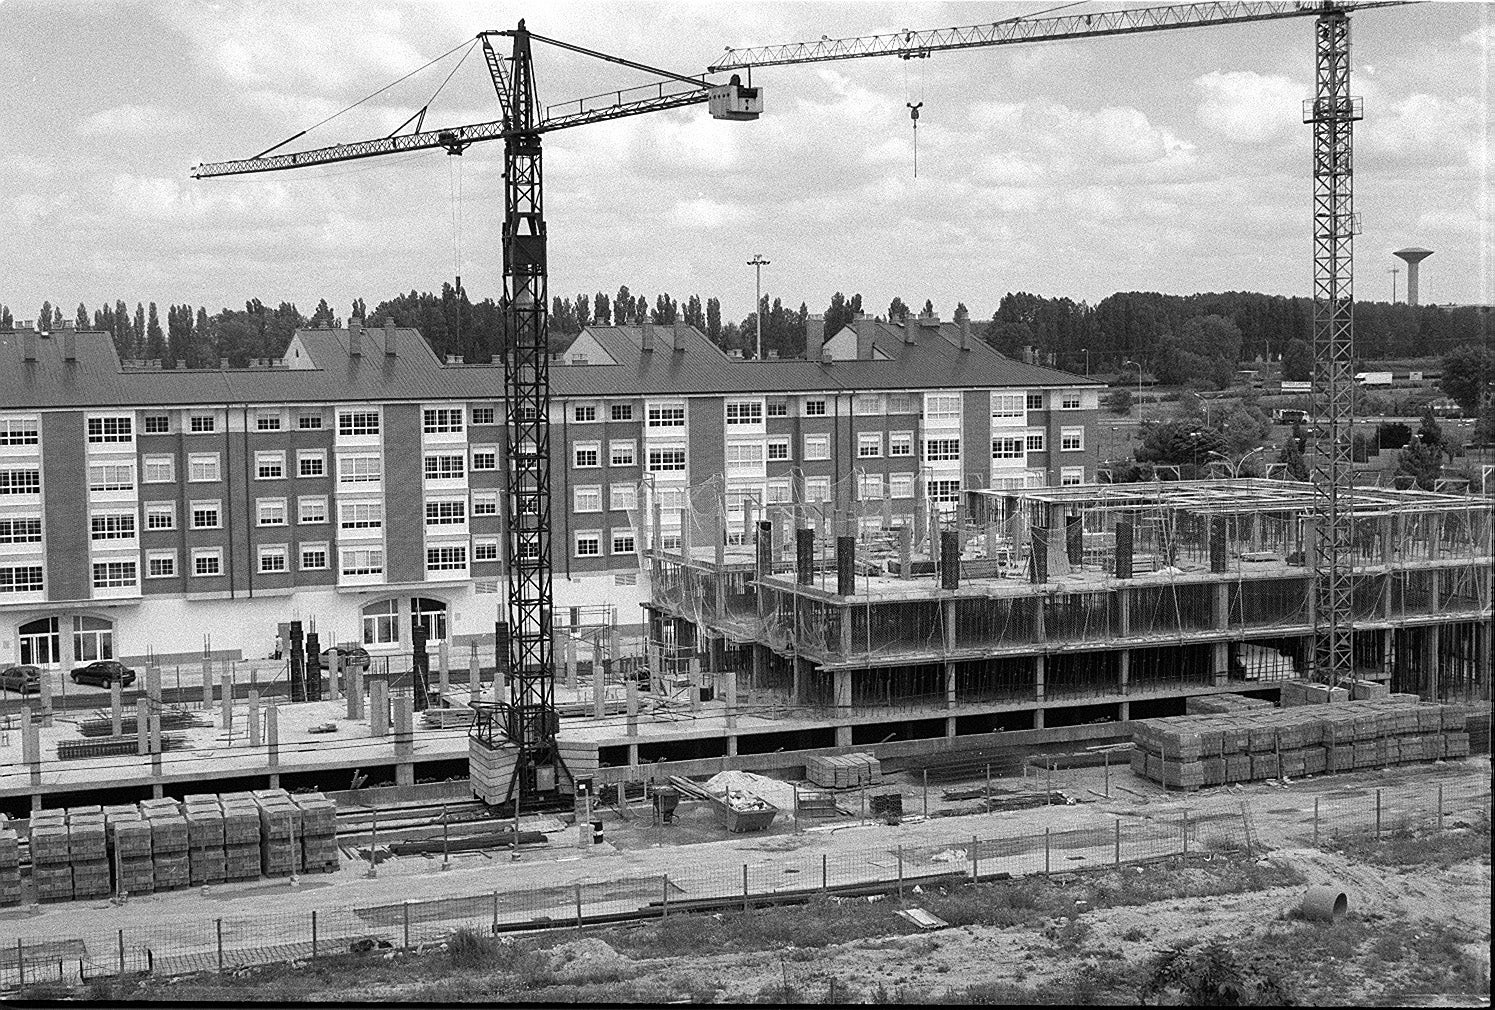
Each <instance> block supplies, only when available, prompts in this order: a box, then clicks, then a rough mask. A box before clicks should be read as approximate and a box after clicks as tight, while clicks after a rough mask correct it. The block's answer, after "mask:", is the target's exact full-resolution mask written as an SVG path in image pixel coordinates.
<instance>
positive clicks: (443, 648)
mask: <svg viewBox="0 0 1495 1010" xmlns="http://www.w3.org/2000/svg"><path fill="white" fill-rule="evenodd" d="M451 663H452V650H451V646H450V645H449V644H448V643H447V642H442V643H441V644H440V645H438V646H437V647H436V664H437V673H438V675H439V677H440V683H441V696H442V697H443V698H445V697H446V695H447V693H448V692H449V691H450V690H451V689H452V666H451Z"/></svg>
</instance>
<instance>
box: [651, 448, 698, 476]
mask: <svg viewBox="0 0 1495 1010" xmlns="http://www.w3.org/2000/svg"><path fill="white" fill-rule="evenodd" d="M666 456H668V459H666ZM688 465H689V456H688V454H687V453H686V451H685V446H683V445H662V446H651V447H650V448H649V472H650V473H684V472H685V468H686V467H687V466H688Z"/></svg>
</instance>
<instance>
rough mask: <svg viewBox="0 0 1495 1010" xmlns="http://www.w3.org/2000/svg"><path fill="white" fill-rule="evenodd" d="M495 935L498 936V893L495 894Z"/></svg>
mask: <svg viewBox="0 0 1495 1010" xmlns="http://www.w3.org/2000/svg"><path fill="white" fill-rule="evenodd" d="M493 935H494V936H497V935H498V892H497V891H494V892H493Z"/></svg>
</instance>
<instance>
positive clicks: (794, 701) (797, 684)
mask: <svg viewBox="0 0 1495 1010" xmlns="http://www.w3.org/2000/svg"><path fill="white" fill-rule="evenodd" d="M804 667H805V661H804V660H803V659H800V658H799V657H798V656H795V657H794V686H793V687H792V688H791V689H790V691H791V693H790V695H789V703H790V704H791V705H798V704H799V702H800V699H801V698H803V697H804V696H805V669H804Z"/></svg>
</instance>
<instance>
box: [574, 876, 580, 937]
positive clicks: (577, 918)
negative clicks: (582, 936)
mask: <svg viewBox="0 0 1495 1010" xmlns="http://www.w3.org/2000/svg"><path fill="white" fill-rule="evenodd" d="M575 887H576V931H577V932H578V933H580V932H581V883H580V882H578V883H577V884H576V885H575Z"/></svg>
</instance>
